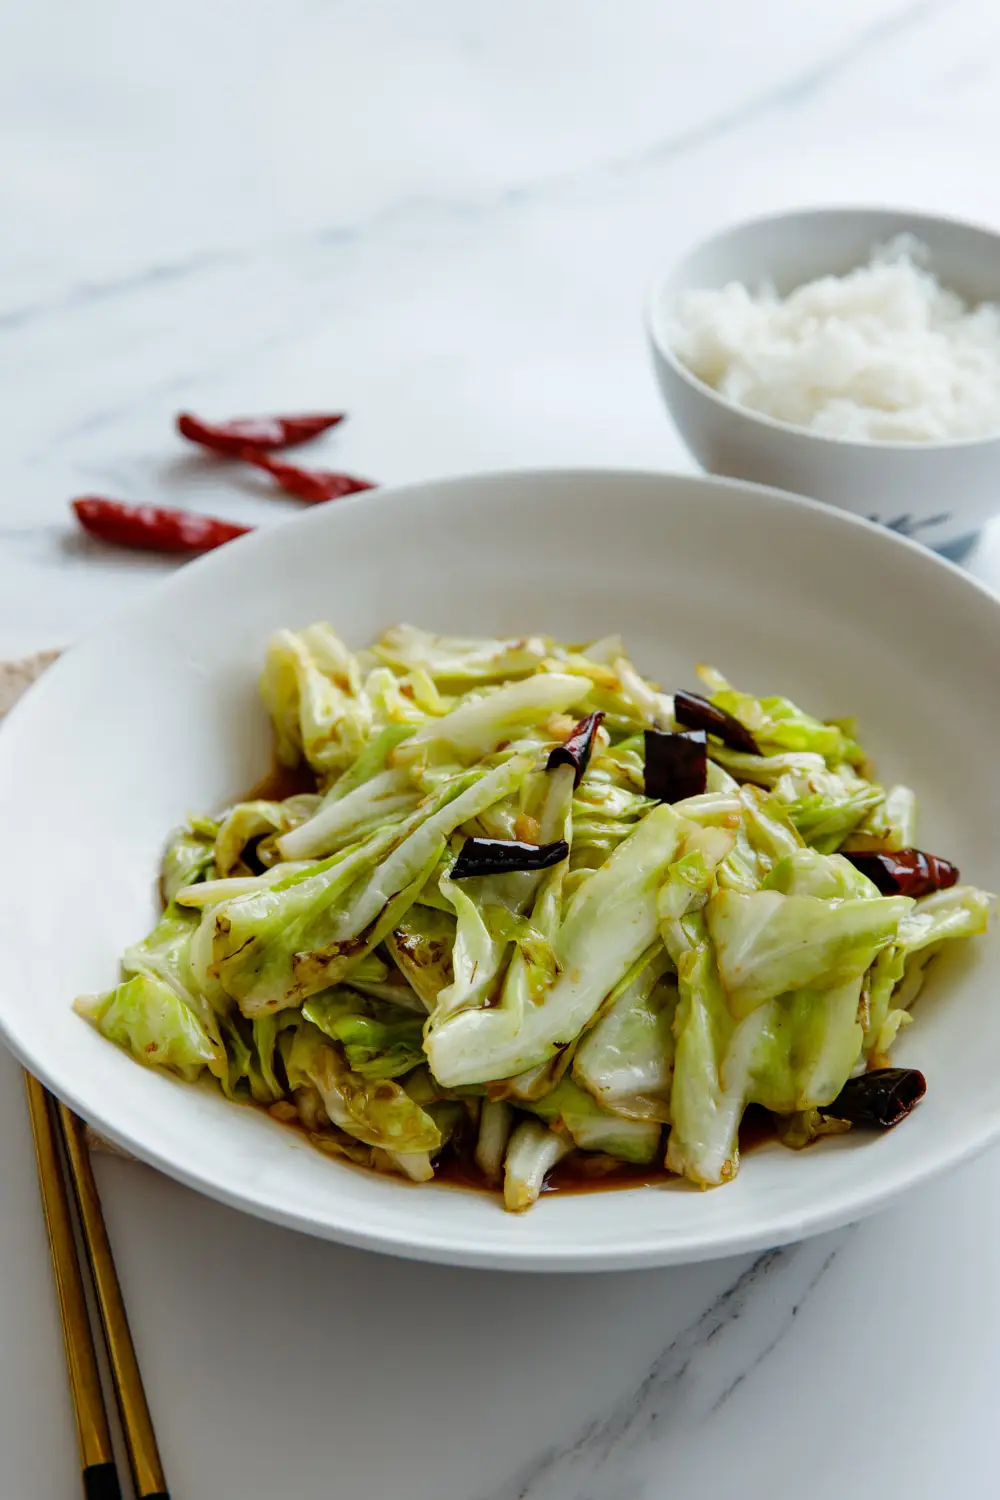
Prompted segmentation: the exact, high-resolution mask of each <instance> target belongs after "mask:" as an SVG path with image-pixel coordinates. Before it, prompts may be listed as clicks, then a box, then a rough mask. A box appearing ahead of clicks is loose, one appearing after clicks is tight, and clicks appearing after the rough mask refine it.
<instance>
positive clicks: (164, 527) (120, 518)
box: [72, 495, 253, 554]
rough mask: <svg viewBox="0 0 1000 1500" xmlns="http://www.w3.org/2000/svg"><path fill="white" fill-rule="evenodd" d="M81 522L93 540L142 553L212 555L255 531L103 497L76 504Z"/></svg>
mask: <svg viewBox="0 0 1000 1500" xmlns="http://www.w3.org/2000/svg"><path fill="white" fill-rule="evenodd" d="M72 507H73V510H74V512H75V514H76V518H77V520H78V521H79V522H80V525H81V526H82V527H83V529H84V531H88V532H89V533H90V535H91V536H96V537H99V538H100V540H101V541H102V542H111V543H113V545H114V546H116V547H130V548H132V549H133V550H137V551H140V552H173V553H188V554H190V553H196V552H211V551H212V549H213V548H214V547H221V546H222V545H223V544H224V543H225V542H231V541H233V540H234V539H235V538H236V537H238V536H244V535H245V534H246V532H248V531H251V530H252V529H253V528H252V527H250V526H237V525H236V524H235V523H234V522H233V521H220V520H217V519H216V518H215V517H214V516H200V515H197V514H196V513H195V512H193V511H189V510H168V509H166V508H165V507H163V506H159V505H125V504H124V503H123V502H122V501H120V500H108V499H105V498H104V497H103V496H101V495H83V496H81V497H80V498H79V499H78V500H74V501H72Z"/></svg>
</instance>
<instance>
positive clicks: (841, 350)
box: [670, 235, 1000, 442]
mask: <svg viewBox="0 0 1000 1500" xmlns="http://www.w3.org/2000/svg"><path fill="white" fill-rule="evenodd" d="M926 260H927V251H926V249H925V247H924V246H922V245H921V244H920V243H919V242H918V241H917V240H916V239H914V237H913V236H912V235H900V236H899V237H898V238H897V239H894V240H892V241H891V242H890V243H889V244H886V245H880V246H878V247H877V248H876V249H875V250H874V251H873V252H872V256H871V259H870V261H869V262H868V264H867V265H866V266H860V267H858V269H857V270H855V271H851V272H849V273H848V275H846V276H823V277H821V278H820V279H819V280H818V281H810V282H808V283H806V285H805V286H800V287H797V288H796V290H795V291H793V292H791V293H790V294H789V296H787V297H784V298H782V297H779V296H778V294H777V292H776V291H775V289H774V287H773V286H771V285H769V284H765V285H763V286H762V287H761V288H760V290H759V291H758V292H757V293H756V294H754V293H751V292H750V291H749V290H748V289H747V288H746V287H745V286H743V285H742V284H741V283H739V282H730V284H729V285H728V286H725V287H723V288H722V289H721V291H697V292H686V293H685V294H684V295H683V296H682V297H681V298H680V299H679V301H678V304H677V307H676V309H675V311H674V316H673V320H672V326H671V330H670V332H671V344H672V347H673V350H674V353H675V354H676V355H677V358H678V359H679V360H680V361H681V363H682V364H684V365H686V366H687V368H688V369H689V370H690V371H691V372H692V374H694V375H696V376H697V377H698V379H699V380H703V381H704V382H705V384H706V385H709V386H711V387H712V388H713V390H716V391H718V393H719V395H720V396H724V397H726V399H727V400H729V401H732V402H733V403H734V404H735V405H737V406H743V407H746V408H747V409H748V410H750V411H755V412H762V413H764V414H765V415H766V416H769V417H774V418H776V419H777V420H778V421H780V422H788V423H791V425H792V426H795V427H805V428H809V429H810V430H811V431H813V432H820V433H826V434H827V435H829V436H834V437H844V438H855V439H861V440H865V439H874V440H877V441H882V442H934V441H940V440H941V439H947V438H973V437H983V436H987V435H989V434H991V433H997V432H1000V307H998V306H997V305H996V304H995V303H992V302H984V303H982V304H980V306H978V307H976V308H973V309H972V310H971V311H970V309H969V307H968V306H967V304H966V303H965V302H963V301H962V299H961V297H959V296H957V295H956V294H955V293H954V292H951V291H948V290H947V289H946V288H945V287H942V285H941V284H940V282H939V281H938V279H937V277H936V276H934V275H933V274H932V273H931V272H930V271H928V270H926V269H924V266H923V264H922V263H925V262H926Z"/></svg>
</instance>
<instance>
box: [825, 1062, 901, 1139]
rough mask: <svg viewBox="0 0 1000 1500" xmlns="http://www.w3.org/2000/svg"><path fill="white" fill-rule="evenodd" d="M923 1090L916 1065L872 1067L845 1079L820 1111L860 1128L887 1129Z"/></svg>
mask: <svg viewBox="0 0 1000 1500" xmlns="http://www.w3.org/2000/svg"><path fill="white" fill-rule="evenodd" d="M926 1092H927V1080H926V1079H925V1078H924V1075H923V1073H920V1072H918V1071H917V1069H916V1068H876V1069H875V1070H874V1071H873V1072H871V1073H862V1074H861V1075H860V1076H859V1077H858V1078H851V1079H848V1081H847V1083H845V1084H844V1087H843V1088H842V1089H841V1091H840V1093H839V1094H838V1095H837V1097H836V1099H834V1101H833V1103H832V1104H828V1105H827V1106H826V1108H825V1109H823V1110H821V1111H820V1113H821V1114H824V1115H830V1116H831V1117H832V1118H833V1119H835V1120H849V1121H850V1122H851V1124H852V1125H857V1126H858V1127H859V1128H861V1129H862V1130H891V1129H892V1127H893V1125H898V1124H899V1122H900V1120H905V1118H906V1116H907V1115H908V1114H909V1113H910V1110H911V1109H913V1107H914V1105H916V1104H919V1103H920V1100H921V1099H922V1098H923V1097H924V1095H925V1094H926Z"/></svg>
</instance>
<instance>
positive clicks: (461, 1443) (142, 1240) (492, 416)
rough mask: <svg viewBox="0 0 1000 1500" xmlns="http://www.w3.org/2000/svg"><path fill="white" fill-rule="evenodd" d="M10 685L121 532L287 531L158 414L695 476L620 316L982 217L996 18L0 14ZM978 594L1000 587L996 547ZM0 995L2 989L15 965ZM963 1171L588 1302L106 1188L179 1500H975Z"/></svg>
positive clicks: (405, 460) (16, 1482) (20, 1171)
mask: <svg viewBox="0 0 1000 1500" xmlns="http://www.w3.org/2000/svg"><path fill="white" fill-rule="evenodd" d="M0 17H2V19H3V20H4V21H5V22H6V23H7V25H6V27H5V28H4V35H5V43H4V46H3V48H0V129H2V132H3V135H2V139H3V143H4V150H3V152H2V153H0V205H2V207H3V210H4V212H3V220H2V222H3V231H4V232H3V235H2V236H0V402H2V410H3V413H4V420H3V442H2V443H0V653H2V654H7V655H9V654H13V653H18V652H24V651H29V650H33V649H36V648H38V647H42V646H49V645H59V644H62V643H65V642H69V641H71V640H73V639H74V638H76V637H77V636H79V635H80V634H81V632H82V631H84V630H85V629H89V628H91V627H92V626H93V625H95V624H96V623H98V622H99V621H101V620H103V619H106V618H108V617H109V616H110V615H112V614H113V613H114V612H115V611H116V610H117V609H119V608H121V607H123V606H124V605H126V604H127V603H128V601H129V600H130V599H134V598H136V597H138V596H139V595H140V594H141V593H142V592H143V591H144V590H145V589H147V588H148V587H149V586H150V585H151V584H152V583H154V582H155V581H156V580H157V579H158V578H160V577H162V576H164V575H165V574H166V573H167V572H169V571H170V569H171V568H172V567H173V566H174V564H172V563H170V562H169V561H166V560H164V559H161V558H155V557H139V556H132V555H129V554H124V553H123V554H115V553H111V552H108V551H105V550H103V549H101V548H100V547H98V546H97V545H96V544H94V543H93V542H92V541H90V540H89V539H88V538H85V537H81V536H80V535H79V534H78V533H77V532H76V531H75V530H74V529H73V527H72V524H71V521H70V518H69V515H68V511H67V505H66V502H67V500H68V499H69V498H70V497H71V496H73V495H75V494H80V493H87V492H108V493H112V494H115V495H119V496H121V497H122V498H126V499H137V500H138V499H150V500H158V501H160V502H163V503H166V504H177V505H183V506H190V507H192V508H195V509H200V510H203V511H205V512H208V513H218V514H221V515H225V516H229V517H231V518H233V519H235V520H240V521H243V522H245V523H247V524H254V525H262V526H263V525H273V524H279V523H280V522H281V521H282V519H284V517H286V516H288V515H290V514H292V513H293V512H294V509H295V506H294V502H292V501H287V500H281V499H276V498H274V497H273V496H272V495H271V494H270V493H269V490H268V485H267V482H266V480H265V479H263V478H262V476H259V475H256V474H253V475H242V474H240V475H236V474H235V473H234V472H233V470H232V469H231V468H230V467H228V466H225V465H221V464H216V463H213V462H209V461H205V460H203V459H200V458H198V457H197V456H196V455H192V454H190V453H189V452H187V451H186V450H185V448H184V446H183V445H182V444H181V443H180V442H179V440H178V439H177V438H176V437H175V435H174V433H173V430H172V419H173V416H174V414H175V412H176V411H177V410H178V409H180V408H182V407H187V408H191V409H194V410H204V411H205V412H206V414H208V415H229V414H235V413H238V412H254V411H258V410H273V409H281V408H292V409H294V408H297V407H299V408H309V407H313V408H315V407H318V406H325V405H327V404H334V405H337V406H342V407H346V408H347V409H348V410H349V411H350V413H351V420H350V422H349V423H346V424H344V426H343V427H342V428H339V429H337V431H336V432H334V433H331V434H330V435H329V436H328V437H327V438H325V439H324V440H323V442H322V443H320V444H317V446H316V449H315V461H316V463H317V465H318V466H320V465H322V466H327V465H329V466H330V467H332V466H334V465H338V466H343V467H344V468H348V469H353V470H355V471H356V472H359V473H362V474H366V475H370V476H372V477H373V478H377V479H380V480H383V481H386V482H397V481H403V480H408V479H419V478H422V477H425V476H429V475H434V474H441V473H454V472H460V471H462V470H472V469H482V468H491V467H493V468H501V467H520V466H531V465H549V464H555V465H559V464H571V465H590V464H594V465H615V464H621V465H625V466H629V467H651V468H678V467H682V468H690V467H691V463H690V460H689V459H688V457H687V455H686V454H685V453H684V451H683V450H682V448H681V446H680V444H679V441H678V439H677V437H676V434H675V433H674V432H673V430H672V429H671V427H670V426H669V424H668V423H667V421H666V419H665V417H664V415H663V412H662V409H661V407H660V404H659V400H658V397H657V395H656V393H655V391H654V388H653V383H652V379H651V375H650V371H649V368H648V362H647V355H646V351H645V348H644V345H643V339H642V333H641V327H640V306H641V299H642V294H643V290H644V288H645V285H646V284H647V282H648V281H649V280H650V279H651V278H652V276H653V275H654V274H656V273H658V272H659V271H660V270H661V269H662V268H663V267H664V266H665V265H666V264H667V263H668V262H669V261H670V260H671V259H672V258H673V257H674V256H675V255H678V254H680V253H681V252H682V251H683V250H684V248H685V247H686V245H687V244H688V243H690V242H691V241H692V240H694V239H696V238H698V237H700V236H701V235H703V234H705V233H708V232H710V231H711V230H712V229H714V228H716V227H718V226H720V225H722V224H724V223H725V222H727V221H728V220H731V219H734V218H738V217H741V216H744V215H749V214H753V213H760V212H765V211H768V210H771V209H780V208H783V207H786V206H790V205H799V204H804V203H817V202H824V201H825V202H831V201H841V202H845V201H846V202H851V201H857V202H875V203H896V204H904V205H905V204H912V205H913V206H914V207H915V208H921V207H923V208H928V209H930V210H937V211H942V212H951V213H957V214H961V215H964V216H966V217H971V218H976V219H982V220H984V221H986V222H992V223H1000V177H998V175H997V173H996V171H995V167H994V162H993V156H994V154H995V153H994V150H993V143H994V142H995V140H996V139H997V135H998V132H1000V9H998V8H997V7H996V6H992V5H987V4H984V3H983V0H917V3H913V0H843V3H841V4H839V5H836V6H817V5H803V4H802V3H801V0H761V3H760V4H758V5H755V6H748V5H742V4H739V3H738V0H699V4H698V5H664V4H662V3H655V0H633V3H632V4H630V5H628V6H621V5H619V6H606V5H602V4H600V3H599V0H550V3H547V4H545V5H539V4H537V3H533V0H510V3H509V4H508V5H506V6H505V7H502V8H499V9H498V8H497V7H488V6H485V5H481V4H476V3H474V0H473V3H469V0H465V3H460V0H426V3H424V4H422V5H420V6H415V5H411V4H408V3H406V0H379V3H378V4H373V3H372V0H332V3H331V0H283V3H281V4H280V5H279V4H278V0H215V3H213V4H212V5H211V6H205V5H203V4H196V3H195V0H171V3H170V4H169V5H168V4H167V3H166V0H146V3H145V4H143V5H133V6H123V5H120V4H119V3H117V0H89V3H88V4H87V5H86V6H70V5H60V4H58V3H57V0H42V3H39V4H36V5H34V6H28V7H25V6H23V5H20V6H18V5H15V3H14V0H0ZM973 570H974V571H975V572H977V573H978V574H979V576H981V577H982V578H984V579H985V580H986V581H987V582H989V583H991V584H992V585H994V586H997V585H1000V530H998V529H997V528H996V527H994V528H992V529H991V531H990V533H989V534H988V535H987V537H986V539H985V542H984V544H983V546H982V548H981V550H980V552H979V554H978V555H977V557H976V558H975V560H974V562H973ZM0 968H2V965H0ZM0 1084H2V1087H0V1153H2V1164H0V1209H2V1211H0V1267H2V1268H3V1271H4V1287H5V1290H6V1293H7V1295H6V1296H4V1297H0V1455H2V1467H3V1484H2V1485H0V1492H2V1494H3V1496H4V1500H7V1497H8V1496H9V1497H10V1500H38V1497H41V1496H48V1495H56V1494H71V1493H74V1492H75V1491H74V1485H76V1484H77V1482H78V1478H77V1475H76V1473H75V1462H74V1446H73V1434H72V1422H71V1417H70V1412H69V1407H68V1402H67V1398H66V1393H65V1379H64V1374H63V1369H62V1355H61V1350H60V1346H59V1334H58V1326H57V1323H56V1318H55V1311H54V1304H53V1297H52V1292H51V1286H50V1277H49V1270H48V1265H47V1262H46V1256H45V1250H44V1242H43V1238H42V1230H41V1226H40V1222H39V1217H38V1208H37V1193H36V1188H35V1185H34V1181H33V1176H32V1172H33V1169H32V1165H31V1158H30V1145H29V1141H28V1136H27V1128H26V1120H25V1115H24V1109H23V1102H22V1097H21V1085H20V1079H19V1075H18V1071H17V1069H16V1068H15V1066H14V1065H13V1063H12V1061H11V1060H10V1059H8V1058H6V1057H0ZM998 1170H1000V1167H998V1161H997V1158H996V1156H995V1155H993V1156H987V1157H986V1158H984V1159H983V1160H982V1161H981V1162H978V1163H975V1164H972V1165H970V1166H967V1167H965V1168H963V1169H962V1171H960V1172H958V1173H956V1174H954V1176H953V1177H951V1178H949V1179H947V1180H944V1181H941V1182H939V1183H936V1184H934V1185H932V1186H930V1187H928V1188H927V1189H925V1190H923V1191H921V1192H919V1193H916V1194H914V1195H913V1196H912V1197H911V1198H909V1199H907V1200H906V1201H905V1202H904V1203H902V1204H900V1205H899V1206H897V1207H895V1208H893V1209H891V1210H889V1211H887V1212H886V1213H884V1214H882V1215H881V1216H879V1217H878V1218H876V1219H873V1220H871V1221H869V1222H867V1223H865V1224H862V1225H860V1226H858V1227H857V1228H855V1229H853V1230H851V1231H846V1232H843V1233H840V1234H837V1235H834V1236H825V1237H822V1238H820V1239H818V1240H815V1241H812V1242H809V1243H806V1244H803V1245H801V1246H792V1247H788V1248H785V1249H781V1250H778V1251H774V1252H769V1253H768V1254H766V1255H763V1256H761V1257H759V1258H757V1259H756V1260H754V1261H749V1260H746V1259H743V1260H738V1261H730V1262H724V1263H718V1264H714V1265H706V1266H695V1267H685V1268H678V1269H675V1270H671V1271H661V1272H642V1273H630V1274H626V1275H620V1276H611V1275H608V1276H588V1277H541V1276H526V1277H505V1276H491V1275H487V1274H485V1273H471V1272H456V1271H449V1270H447V1269H445V1268H436V1267H430V1266H417V1265H406V1264H404V1263H401V1262H393V1261H389V1260H385V1259H382V1258H381V1257H376V1256H365V1255H361V1254H359V1253H357V1252H352V1251H347V1250H344V1249H342V1248H340V1247H337V1246H333V1245H324V1244H319V1243H317V1242H312V1241H309V1240H306V1239H304V1238H300V1237H297V1236H294V1235H290V1234H287V1233H284V1232H282V1231H279V1230H277V1229H273V1228H271V1227H269V1226H267V1225H265V1224H262V1223H258V1222H256V1221H251V1220H249V1219H245V1218H243V1217H241V1216H239V1215H237V1214H234V1213H231V1212H230V1211H228V1210H226V1209H223V1208H221V1207H220V1206H218V1205H216V1204H212V1203H209V1202H207V1201H206V1200H203V1199H200V1198H198V1197H196V1196H195V1195H193V1194H191V1193H189V1192H186V1191H185V1190H183V1189H181V1188H180V1187H178V1186H176V1185H175V1184H172V1183H169V1182H166V1181H165V1180H163V1179H161V1178H159V1177H157V1176H155V1174H153V1173H151V1172H148V1171H146V1170H144V1169H141V1168H138V1167H135V1166H133V1165H130V1164H128V1163H122V1162H112V1161H106V1162H102V1163H101V1164H100V1175H101V1184H102V1189H103V1192H104V1196H105V1201H106V1205H107V1212H108V1217H109V1221H110V1224H111V1230H112V1234H113V1236H114V1240H115V1245H116V1248H117V1252H118V1256H119V1261H120V1269H121V1273H122V1278H123V1281H124V1285H125V1291H126V1296H127V1298H128V1302H129V1308H130V1314H131V1317H132V1322H133V1326H134V1331H135V1334H136V1338H137V1341H138V1345H139V1352H140V1356H141V1359H142V1363H143V1368H144V1371H145V1374H146V1379H147V1383H148V1387H149V1393H150V1398H151V1401H152V1405H153V1409H154V1412H155V1414H156V1419H157V1425H158V1428H159V1431H160V1436H161V1442H162V1446H163V1449H164V1455H165V1458H166V1462H167V1467H168V1475H169V1478H170V1482H171V1488H172V1492H173V1493H174V1494H175V1495H176V1496H178V1497H181V1496H186V1497H190V1500H202V1497H208V1496H211V1497H212V1500H247V1497H248V1496H256V1495H273V1494H287V1495H289V1496H294V1497H295V1500H328V1497H330V1496H339V1495H341V1494H344V1495H358V1496H365V1497H368V1496H371V1497H377V1500H381V1497H383V1496H392V1495H396V1494H405V1495H406V1497H407V1500H668V1497H669V1500H688V1497H697V1500H734V1497H735V1496H739V1497H740V1500H802V1497H803V1496H808V1497H809V1500H843V1496H844V1495H846V1494H850V1495H851V1496H854V1497H857V1500H874V1497H876V1496H879V1497H881V1496H882V1495H883V1494H885V1493H886V1492H887V1491H889V1490H892V1491H893V1492H898V1493H905V1494H906V1495H907V1496H908V1500H943V1497H948V1500H950V1497H951V1496H953V1495H961V1496H962V1497H963V1500H993V1497H995V1496H996V1494H997V1493H998V1491H1000V1460H998V1459H997V1456H996V1452H995V1444H994V1442H993V1428H994V1425H995V1417H994V1408H995V1404H996V1400H995V1393H996V1390H997V1389H998V1387H1000V1295H998V1293H997V1292H996V1290H995V1283H996V1274H995V1259H996V1251H995V1247H996V1244H997V1243H998V1240H1000V1193H998V1192H997V1174H998Z"/></svg>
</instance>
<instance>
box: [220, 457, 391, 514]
mask: <svg viewBox="0 0 1000 1500" xmlns="http://www.w3.org/2000/svg"><path fill="white" fill-rule="evenodd" d="M238 457H240V458H243V459H245V460H246V462H247V463H250V464H254V465H255V467H256V468H258V469H263V470H264V471H265V472H266V473H268V474H270V476H271V478H272V479H273V480H274V482H275V484H277V485H278V487H279V488H280V489H282V490H284V491H285V494H286V495H294V496H295V497H296V499H297V500H305V501H306V502H307V503H308V504H309V505H322V504H323V503H324V502H325V501H327V500H341V499H343V497H344V496H345V495H356V494H358V492H359V491H361V490H373V489H374V488H375V485H374V483H373V482H372V480H370V479H357V478H355V476H354V475H353V474H338V473H334V472H332V471H331V470H329V469H302V468H299V466H298V465H297V464H284V463H280V462H279V461H278V460H277V459H274V458H271V457H269V455H268V454H266V453H258V452H256V451H254V450H252V449H246V450H245V451H244V452H243V453H241V454H239V455H238Z"/></svg>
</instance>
